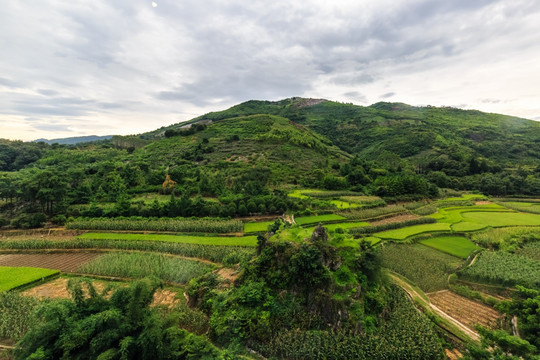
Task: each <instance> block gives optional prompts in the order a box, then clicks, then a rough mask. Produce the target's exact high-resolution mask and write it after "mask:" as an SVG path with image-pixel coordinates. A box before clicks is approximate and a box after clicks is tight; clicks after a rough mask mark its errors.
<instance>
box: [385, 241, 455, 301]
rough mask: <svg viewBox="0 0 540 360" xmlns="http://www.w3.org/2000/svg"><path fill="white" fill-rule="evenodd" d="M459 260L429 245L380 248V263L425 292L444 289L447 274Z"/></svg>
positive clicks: (453, 269) (396, 245)
mask: <svg viewBox="0 0 540 360" xmlns="http://www.w3.org/2000/svg"><path fill="white" fill-rule="evenodd" d="M460 263H461V261H460V260H459V259H458V258H456V257H454V256H450V255H447V254H444V253H441V252H439V251H437V250H434V249H431V248H429V247H426V246H423V245H420V244H415V245H405V244H389V245H386V246H384V248H383V250H382V265H383V266H384V267H386V268H388V269H390V270H392V271H395V272H396V273H398V274H400V275H403V276H405V277H406V278H407V279H409V280H411V281H412V282H413V283H415V284H416V285H418V287H420V289H422V290H423V291H425V292H432V291H438V290H442V289H446V288H447V286H448V276H449V274H451V273H453V272H454V271H455V270H456V269H457V267H458V266H459V265H460Z"/></svg>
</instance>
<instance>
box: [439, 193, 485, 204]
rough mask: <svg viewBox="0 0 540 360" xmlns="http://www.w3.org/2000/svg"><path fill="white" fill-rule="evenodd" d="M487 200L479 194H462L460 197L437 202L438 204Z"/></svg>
mask: <svg viewBox="0 0 540 360" xmlns="http://www.w3.org/2000/svg"><path fill="white" fill-rule="evenodd" d="M486 199H487V198H486V197H485V196H484V195H481V194H463V195H461V196H460V197H449V198H446V199H442V200H439V202H445V201H448V202H450V201H460V200H486Z"/></svg>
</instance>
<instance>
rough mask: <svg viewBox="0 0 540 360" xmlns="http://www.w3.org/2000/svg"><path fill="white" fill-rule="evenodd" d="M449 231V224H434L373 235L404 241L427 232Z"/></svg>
mask: <svg viewBox="0 0 540 360" xmlns="http://www.w3.org/2000/svg"><path fill="white" fill-rule="evenodd" d="M439 231H450V224H447V223H435V224H422V225H414V226H409V227H405V228H401V229H395V230H387V231H381V232H378V233H375V234H373V235H374V236H376V237H379V238H382V239H395V240H404V239H406V238H408V237H409V236H413V235H419V234H423V233H429V232H439Z"/></svg>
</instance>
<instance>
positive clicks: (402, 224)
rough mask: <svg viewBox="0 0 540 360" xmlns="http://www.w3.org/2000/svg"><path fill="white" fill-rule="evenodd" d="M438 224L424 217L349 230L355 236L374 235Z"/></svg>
mask: <svg viewBox="0 0 540 360" xmlns="http://www.w3.org/2000/svg"><path fill="white" fill-rule="evenodd" d="M436 222H437V220H435V219H433V218H430V217H423V218H419V219H413V220H407V221H402V222H395V223H388V224H381V225H376V226H362V227H359V228H353V229H349V233H351V234H354V235H364V234H374V233H376V232H380V231H385V230H392V229H400V228H404V227H407V226H413V225H419V224H433V223H436Z"/></svg>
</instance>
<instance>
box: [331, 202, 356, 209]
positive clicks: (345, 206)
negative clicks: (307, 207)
mask: <svg viewBox="0 0 540 360" xmlns="http://www.w3.org/2000/svg"><path fill="white" fill-rule="evenodd" d="M330 203H331V204H332V205H334V206H335V207H337V208H338V209H354V208H359V207H362V205H361V204H358V203H355V202H349V201H343V200H330Z"/></svg>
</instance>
